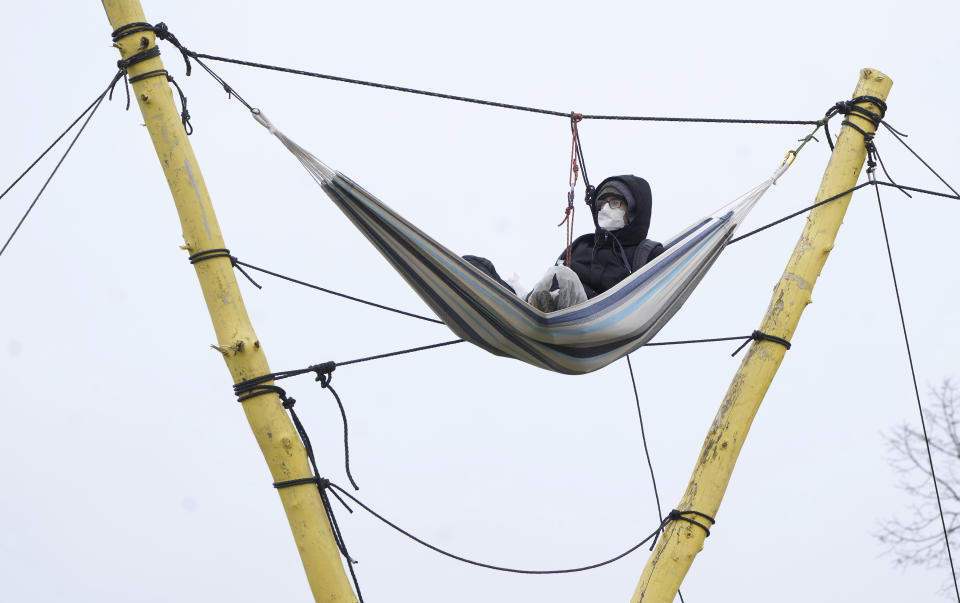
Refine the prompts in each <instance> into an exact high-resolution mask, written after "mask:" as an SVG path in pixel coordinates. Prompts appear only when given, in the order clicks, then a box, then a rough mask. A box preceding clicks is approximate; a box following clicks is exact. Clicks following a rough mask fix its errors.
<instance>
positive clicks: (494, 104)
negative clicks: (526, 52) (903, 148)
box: [191, 53, 819, 125]
mask: <svg viewBox="0 0 960 603" xmlns="http://www.w3.org/2000/svg"><path fill="white" fill-rule="evenodd" d="M191 56H192V57H193V58H194V59H208V60H211V61H219V62H222V63H232V64H234V65H243V66H245V67H255V68H257V69H266V70H269V71H280V72H283V73H290V74H293V75H303V76H307V77H314V78H319V79H324V80H331V81H335V82H342V83H346V84H356V85H359V86H368V87H371V88H380V89H383V90H393V91H394V92H405V93H408V94H418V95H421V96H429V97H433V98H442V99H446V100H454V101H460V102H465V103H473V104H477V105H485V106H488V107H497V108H500V109H512V110H514V111H526V112H528V113H539V114H542V115H552V116H556V117H565V118H568V119H569V117H570V112H569V111H553V110H550V109H541V108H537V107H528V106H524V105H514V104H510V103H501V102H496V101H489V100H483V99H478V98H470V97H467V96H457V95H454V94H445V93H441V92H430V91H428V90H420V89H417V88H406V87H403V86H394V85H391V84H382V83H378V82H370V81H365V80H358V79H353V78H346V77H340V76H336V75H328V74H323V73H317V72H314V71H305V70H302V69H293V68H290V67H280V66H277V65H268V64H265V63H257V62H254V61H244V60H240V59H232V58H228V57H221V56H216V55H212V54H204V53H192V54H191ZM198 62H199V61H198ZM583 119H597V120H620V121H664V122H691V123H718V124H762V125H816V124H817V123H819V122H818V121H816V120H787V119H736V118H717V117H655V116H638V115H599V114H593V115H589V114H585V115H584V116H583Z"/></svg>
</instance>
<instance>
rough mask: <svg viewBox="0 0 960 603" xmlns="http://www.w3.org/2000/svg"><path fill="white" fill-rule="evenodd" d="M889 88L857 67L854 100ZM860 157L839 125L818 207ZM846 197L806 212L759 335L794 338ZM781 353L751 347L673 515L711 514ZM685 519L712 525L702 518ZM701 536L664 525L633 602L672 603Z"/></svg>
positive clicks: (854, 137)
mask: <svg viewBox="0 0 960 603" xmlns="http://www.w3.org/2000/svg"><path fill="white" fill-rule="evenodd" d="M892 85H893V81H892V80H890V78H888V77H887V76H886V75H884V74H882V73H880V72H879V71H876V70H875V69H862V70H861V71H860V80H859V82H858V83H857V88H856V91H855V92H854V93H853V96H854V97H858V96H874V97H876V98H879V99H881V100H884V101H885V100H886V98H887V94H888V93H889V92H890V87H891V86H892ZM858 105H860V106H861V107H863V108H865V109H866V110H868V111H871V112H873V113H876V112H877V111H878V109H877V107H875V106H873V105H872V104H870V103H868V102H862V103H858ZM847 119H848V120H850V121H851V122H853V123H855V124H857V125H858V126H859V127H860V128H862V129H863V130H864V131H866V132H873V131H874V130H875V127H874V126H873V124H872V123H870V122H869V121H868V120H866V119H864V118H862V117H859V116H857V115H856V114H850V115H849V116H847ZM865 158H866V149H865V147H864V141H863V135H862V134H861V133H860V132H857V131H856V130H855V129H854V128H851V127H849V126H843V128H842V129H841V131H840V136H839V137H838V139H837V143H836V145H835V147H834V150H833V154H832V155H831V156H830V162H829V164H828V165H827V170H826V172H825V173H824V175H823V181H822V182H821V184H820V190H819V191H818V192H817V201H822V200H823V199H827V198H829V197H832V196H833V195H835V194H837V193H839V192H841V191H845V190H847V189H849V188H852V187H853V186H855V185H856V183H857V178H858V177H859V175H860V170H861V169H862V168H863V162H864V160H865ZM851 197H852V193H851V194H849V195H846V196H844V197H842V198H840V199H838V200H836V201H833V202H831V203H827V204H825V205H822V206H820V207H818V208H816V209H814V210H813V211H811V213H810V217H809V218H808V219H807V224H806V226H805V227H804V229H803V234H801V235H800V240H799V241H798V242H797V245H796V247H795V248H794V250H793V255H792V256H791V257H790V261H789V262H788V263H787V268H786V270H784V273H783V277H782V278H781V279H780V282H779V283H778V284H777V287H776V289H774V292H773V299H771V301H770V307H769V308H768V309H767V314H766V316H765V317H764V319H763V323H762V325H761V327H760V330H761V331H762V332H764V333H767V334H769V335H775V336H777V337H782V338H784V339H786V340H788V341H789V340H790V338H791V337H792V336H793V333H794V331H795V330H796V328H797V323H798V322H799V321H800V315H801V314H802V313H803V309H804V308H805V307H806V306H807V304H809V303H810V302H811V299H810V294H811V291H812V290H813V285H814V284H815V283H816V281H817V277H818V276H819V275H820V271H821V270H822V269H823V265H824V263H825V262H826V261H827V256H828V255H829V254H830V250H831V249H833V242H834V240H835V239H836V236H837V231H838V230H839V229H840V224H841V223H842V222H843V216H844V214H845V213H846V211H847V206H848V205H849V204H850V199H851ZM785 351H786V349H785V348H784V346H782V345H780V344H778V343H773V342H769V341H756V342H754V343H753V345H751V346H750V349H749V351H748V352H747V355H746V356H745V357H744V359H743V361H742V362H741V363H740V368H739V370H738V371H737V373H736V374H735V375H734V377H733V381H732V382H731V383H730V388H729V389H728V390H727V394H726V396H724V398H723V404H722V405H721V406H720V410H719V411H718V412H717V416H716V418H714V420H713V424H712V425H711V426H710V431H709V432H708V433H707V437H706V440H705V441H704V443H703V448H702V449H701V451H700V456H699V458H698V459H697V465H696V467H694V470H693V475H692V476H691V478H690V484H689V485H688V486H687V491H686V493H685V494H684V495H683V499H682V500H681V501H680V504H679V505H677V509H678V510H680V511H688V510H692V511H699V512H701V513H705V514H706V515H709V516H712V517H715V516H716V513H717V510H718V509H719V508H720V501H721V500H722V499H723V494H724V492H725V491H726V489H727V484H728V483H729V481H730V475H731V474H732V473H733V466H734V464H735V463H736V461H737V456H738V455H739V454H740V448H741V447H742V446H743V442H744V439H746V437H747V432H748V431H749V430H750V424H751V423H752V422H753V417H754V416H755V415H756V414H757V410H758V409H759V408H760V403H761V402H762V401H763V396H764V394H766V392H767V388H768V387H769V386H770V383H771V382H772V381H773V377H774V375H775V374H776V372H777V369H778V368H779V367H780V363H781V362H782V361H783V356H784V353H785ZM690 517H691V519H694V520H696V521H698V522H700V523H703V524H705V525H707V526H709V525H710V523H709V521H707V520H705V519H703V518H701V517H697V516H693V515H691V516H690ZM705 537H706V533H705V532H704V531H703V530H702V529H701V528H699V527H697V526H695V525H693V524H691V523H688V522H685V521H673V522H671V523H669V524H668V525H667V528H666V530H665V531H664V533H663V536H662V537H661V539H660V541H659V542H658V544H657V547H656V549H655V550H654V552H653V554H652V555H651V556H650V558H649V559H648V561H647V566H646V567H645V568H644V570H643V574H642V575H641V576H640V582H639V584H638V585H637V589H636V591H634V593H633V598H632V599H631V602H632V603H638V602H640V601H643V602H644V603H670V602H671V601H673V600H674V597H675V596H676V594H677V589H679V588H680V583H681V582H683V578H684V576H686V574H687V571H688V570H689V569H690V566H691V565H692V564H693V559H694V557H696V555H697V553H699V552H700V550H701V549H702V548H703V542H704V539H705Z"/></svg>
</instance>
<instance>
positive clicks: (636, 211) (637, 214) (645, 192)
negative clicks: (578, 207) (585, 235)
mask: <svg viewBox="0 0 960 603" xmlns="http://www.w3.org/2000/svg"><path fill="white" fill-rule="evenodd" d="M605 186H613V187H614V188H616V189H617V190H618V191H619V192H620V194H621V195H623V198H624V199H626V201H627V217H628V219H629V221H628V222H627V225H626V226H624V227H623V228H621V229H619V230H613V231H610V234H612V235H614V236H615V237H616V238H617V240H619V241H620V243H622V244H624V245H634V244H637V243H640V242H641V241H643V240H644V239H646V238H647V231H649V230H650V212H651V208H652V204H653V195H652V193H651V192H650V185H649V184H648V183H647V181H646V180H644V179H643V178H640V177H639V176H629V175H626V176H611V177H610V178H607V179H606V180H604V181H603V182H601V183H600V185H599V186H597V188H596V197H599V196H600V191H601V190H602V189H603V187H605ZM596 197H595V198H596ZM599 209H600V208H599V207H598V206H597V204H596V201H594V203H593V204H592V205H591V207H590V210H591V212H592V213H593V225H594V227H595V228H596V229H597V232H599V231H600V230H601V228H600V226H598V225H597V211H598V210H599Z"/></svg>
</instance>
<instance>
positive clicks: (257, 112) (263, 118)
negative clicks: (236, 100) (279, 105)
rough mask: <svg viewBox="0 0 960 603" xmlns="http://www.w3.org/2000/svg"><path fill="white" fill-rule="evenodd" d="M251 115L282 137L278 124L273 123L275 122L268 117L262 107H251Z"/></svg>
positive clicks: (269, 130) (272, 132) (268, 129)
mask: <svg viewBox="0 0 960 603" xmlns="http://www.w3.org/2000/svg"><path fill="white" fill-rule="evenodd" d="M250 115H252V116H253V119H255V120H256V121H257V123H258V124H260V125H261V126H263V127H264V128H266V129H267V131H268V132H270V133H271V134H273V135H274V136H276V137H278V138H279V137H280V131H279V130H277V128H276V126H274V125H273V122H271V121H270V120H269V119H267V116H266V115H264V114H263V111H261V110H260V109H251V110H250Z"/></svg>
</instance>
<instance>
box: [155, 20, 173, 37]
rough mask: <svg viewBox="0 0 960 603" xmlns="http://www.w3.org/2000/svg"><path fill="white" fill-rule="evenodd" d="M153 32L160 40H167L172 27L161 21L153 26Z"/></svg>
mask: <svg viewBox="0 0 960 603" xmlns="http://www.w3.org/2000/svg"><path fill="white" fill-rule="evenodd" d="M153 33H154V34H155V35H156V36H157V38H159V39H160V40H166V39H167V38H168V37H170V28H169V27H167V24H166V23H164V22H163V21H161V22H160V23H157V24H156V25H154V26H153Z"/></svg>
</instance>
